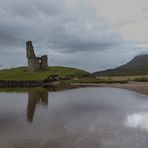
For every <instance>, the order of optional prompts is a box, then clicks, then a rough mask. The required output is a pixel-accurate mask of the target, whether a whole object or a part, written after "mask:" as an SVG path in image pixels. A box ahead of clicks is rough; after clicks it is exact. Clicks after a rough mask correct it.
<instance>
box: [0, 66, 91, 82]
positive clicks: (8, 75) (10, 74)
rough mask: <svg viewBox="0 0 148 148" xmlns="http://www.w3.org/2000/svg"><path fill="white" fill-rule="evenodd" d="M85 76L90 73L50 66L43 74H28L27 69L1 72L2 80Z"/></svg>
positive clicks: (12, 69)
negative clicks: (51, 76) (52, 76)
mask: <svg viewBox="0 0 148 148" xmlns="http://www.w3.org/2000/svg"><path fill="white" fill-rule="evenodd" d="M83 74H90V73H89V72H86V71H84V70H81V69H77V68H71V67H62V66H49V67H48V70H47V71H43V72H28V70H27V67H18V68H11V69H3V70H0V80H43V79H45V78H47V77H48V76H50V75H59V76H65V75H83Z"/></svg>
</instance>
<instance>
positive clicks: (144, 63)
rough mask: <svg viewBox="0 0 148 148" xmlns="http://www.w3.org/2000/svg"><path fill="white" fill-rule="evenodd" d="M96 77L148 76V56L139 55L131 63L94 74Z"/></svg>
mask: <svg viewBox="0 0 148 148" xmlns="http://www.w3.org/2000/svg"><path fill="white" fill-rule="evenodd" d="M93 74H94V75H96V76H136V75H148V54H143V55H137V56H135V57H134V58H133V59H132V60H131V61H129V62H127V63H126V64H124V65H121V66H119V67H116V68H113V69H107V70H104V71H98V72H94V73H93Z"/></svg>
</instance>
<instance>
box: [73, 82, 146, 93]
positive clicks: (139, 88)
mask: <svg viewBox="0 0 148 148" xmlns="http://www.w3.org/2000/svg"><path fill="white" fill-rule="evenodd" d="M72 85H74V86H80V87H83V86H84V87H85V86H87V87H113V88H121V89H128V90H132V91H136V92H138V93H141V94H144V95H148V82H129V83H126V84H120V83H112V84H104V83H102V84H100V83H83V84H82V83H81V84H80V83H73V84H72Z"/></svg>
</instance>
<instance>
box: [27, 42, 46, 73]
mask: <svg viewBox="0 0 148 148" xmlns="http://www.w3.org/2000/svg"><path fill="white" fill-rule="evenodd" d="M26 57H27V59H28V71H29V72H36V71H44V70H47V69H48V57H47V55H43V56H41V57H36V56H35V53H34V49H33V46H32V42H31V41H28V42H26Z"/></svg>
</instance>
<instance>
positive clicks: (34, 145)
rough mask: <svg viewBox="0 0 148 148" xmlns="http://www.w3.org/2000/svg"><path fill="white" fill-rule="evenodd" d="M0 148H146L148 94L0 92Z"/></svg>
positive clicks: (98, 90) (82, 90)
mask: <svg viewBox="0 0 148 148" xmlns="http://www.w3.org/2000/svg"><path fill="white" fill-rule="evenodd" d="M0 148H148V96H144V95H140V94H138V93H135V92H132V91H127V90H122V89H116V88H80V89H73V90H66V91H59V92H47V91H37V90H33V91H30V92H26V93H16V92H13V93H6V92H1V93H0Z"/></svg>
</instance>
